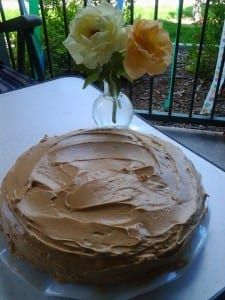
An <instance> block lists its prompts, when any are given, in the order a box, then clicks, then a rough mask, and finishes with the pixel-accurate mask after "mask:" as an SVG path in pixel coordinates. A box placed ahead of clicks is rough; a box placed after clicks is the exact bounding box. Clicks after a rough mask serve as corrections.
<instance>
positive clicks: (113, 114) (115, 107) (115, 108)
mask: <svg viewBox="0 0 225 300" xmlns="http://www.w3.org/2000/svg"><path fill="white" fill-rule="evenodd" d="M116 111H117V101H116V100H113V109H112V122H113V123H114V124H116Z"/></svg>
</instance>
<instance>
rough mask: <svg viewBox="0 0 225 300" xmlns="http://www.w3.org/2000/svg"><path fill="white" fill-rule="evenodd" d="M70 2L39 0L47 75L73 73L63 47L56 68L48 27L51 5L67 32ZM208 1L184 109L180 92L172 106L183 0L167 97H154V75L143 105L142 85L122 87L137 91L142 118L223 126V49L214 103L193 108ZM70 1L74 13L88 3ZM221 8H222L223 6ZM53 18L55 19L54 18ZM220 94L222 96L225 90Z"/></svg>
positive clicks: (130, 13)
mask: <svg viewBox="0 0 225 300" xmlns="http://www.w3.org/2000/svg"><path fill="white" fill-rule="evenodd" d="M146 1H147V0H146ZM18 2H19V8H20V12H21V14H24V13H26V8H25V6H24V0H18ZM69 3H72V2H71V1H68V0H57V1H53V0H39V10H40V15H41V17H42V20H43V48H44V52H45V61H46V69H47V73H48V76H49V77H50V78H53V77H56V76H58V75H63V74H74V73H76V69H75V66H74V63H73V61H72V60H71V57H70V56H69V55H68V53H67V52H66V50H65V49H64V52H63V53H61V59H60V60H61V63H62V62H63V68H62V67H61V69H63V70H62V72H61V73H60V72H56V69H57V63H58V62H57V61H55V60H54V55H53V54H54V51H57V48H54V47H53V44H54V36H52V35H50V31H49V11H50V10H51V9H56V11H57V12H58V14H59V15H60V17H58V22H61V21H62V20H63V22H62V24H60V31H62V36H64V38H65V37H66V36H67V35H68V32H69V22H70V21H71V15H70V16H69V15H68V5H69ZM211 3H212V1H211V0H205V1H204V3H203V5H202V7H203V11H204V13H203V16H202V21H201V24H200V25H199V26H200V35H199V41H198V42H197V43H196V44H197V46H196V47H197V52H196V64H195V70H194V74H193V75H192V80H191V85H190V86H189V96H188V99H186V100H185V101H186V104H185V109H182V102H183V97H182V95H181V96H180V99H179V101H180V109H179V111H177V109H175V108H174V94H175V81H176V80H177V62H178V55H179V51H180V49H181V43H180V35H181V29H182V19H183V4H184V1H183V0H179V4H178V7H177V20H176V23H177V26H176V35H175V36H176V37H175V40H174V44H173V45H174V47H173V59H172V64H171V67H170V70H169V71H168V74H167V75H166V76H167V77H165V76H164V79H165V78H166V80H167V81H168V89H167V91H166V92H167V95H166V100H165V99H161V100H156V99H155V97H154V95H155V82H156V79H157V76H156V78H155V77H151V78H148V79H147V85H148V91H147V90H146V87H145V100H144V105H143V106H142V107H140V105H138V95H139V93H140V89H141V88H139V91H136V92H135V84H134V85H133V86H130V88H129V89H127V90H126V88H125V91H128V90H129V96H130V97H131V99H134V94H135V95H136V100H134V104H135V107H136V111H137V112H138V113H139V114H140V115H142V116H143V117H144V118H146V119H149V120H156V121H164V122H175V123H178V122H182V123H193V124H194V123H196V124H201V125H212V126H225V99H224V103H223V99H222V100H221V98H220V111H219V113H218V111H217V107H218V92H219V87H220V82H221V79H222V73H223V67H224V62H225V49H224V50H223V55H222V63H221V67H220V71H219V76H218V82H217V86H216V92H215V99H214V104H213V108H212V111H211V114H210V115H201V114H200V109H199V111H196V110H194V107H195V105H196V93H197V88H198V83H199V80H200V75H199V69H200V64H201V59H202V54H203V51H204V47H205V34H206V26H207V21H208V17H209V13H210V9H211ZM221 3H223V1H221ZM159 4H160V0H155V1H154V14H153V18H154V19H157V18H158V15H159V14H158V12H159ZM73 5H74V13H75V12H76V11H77V9H78V8H79V7H82V6H85V5H87V1H86V0H84V1H81V0H73ZM224 6H225V5H224ZM223 8H224V11H225V7H223ZM125 9H126V15H127V20H128V22H130V23H133V20H134V10H135V4H134V0H126V1H125ZM1 15H2V19H4V18H5V15H4V13H3V12H2V13H1ZM55 22H57V18H56V20H55ZM56 28H57V27H56ZM58 28H59V27H58ZM57 37H58V35H57V34H55V39H56V38H57ZM7 41H8V44H9V51H10V57H11V60H12V65H13V66H14V65H15V63H14V58H13V54H12V49H11V47H10V42H9V37H7ZM61 42H62V41H61ZM219 42H220V41H219V40H218V44H219ZM215 46H216V45H215ZM217 46H218V45H217ZM182 47H183V45H182ZM58 48H59V47H58ZM205 72H207V66H205ZM141 80H142V79H140V80H139V83H140V81H141ZM145 80H146V79H145ZM178 89H179V88H178ZM142 92H143V91H142ZM146 95H147V96H146ZM204 96H205V95H204ZM223 97H224V98H225V94H224V96H223ZM223 97H222V98H223ZM164 98H165V97H164ZM186 98H187V97H186ZM203 100H204V98H203V97H202V101H201V104H202V103H203ZM157 101H158V102H159V101H161V106H160V107H159V105H155V103H156V102H157ZM176 101H177V100H176ZM221 103H222V104H221ZM136 104H137V105H136ZM221 105H222V106H221ZM223 105H224V110H223ZM221 107H222V108H221Z"/></svg>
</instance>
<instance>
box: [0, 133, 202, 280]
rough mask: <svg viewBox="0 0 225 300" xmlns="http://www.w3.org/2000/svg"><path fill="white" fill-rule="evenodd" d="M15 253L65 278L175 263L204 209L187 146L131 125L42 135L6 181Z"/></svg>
mask: <svg viewBox="0 0 225 300" xmlns="http://www.w3.org/2000/svg"><path fill="white" fill-rule="evenodd" d="M1 190H2V199H1V202H0V221H1V227H2V230H3V233H4V234H5V236H6V237H7V239H8V242H9V245H10V248H11V251H12V253H14V254H15V255H17V256H19V257H21V258H23V259H25V260H27V261H28V262H30V263H31V264H33V265H34V266H36V267H38V268H40V269H42V270H45V271H47V272H49V273H50V274H52V275H53V276H54V277H55V278H56V279H57V280H59V281H62V282H91V283H100V284H105V283H115V282H118V281H120V282H121V281H124V280H126V281H127V280H132V279H137V278H144V277H147V278H149V277H150V276H154V275H155V274H159V272H163V271H165V270H169V269H171V268H174V267H175V266H177V265H178V264H179V263H180V262H181V259H182V253H183V252H184V250H185V249H186V247H187V246H188V244H189V242H190V240H191V237H192V235H193V232H194V231H195V229H196V227H197V226H198V225H199V223H200V222H201V220H202V218H203V217H204V215H205V210H206V209H205V198H206V194H205V192H204V189H203V187H202V183H201V178H200V175H199V174H198V173H197V171H196V170H195V168H194V166H193V164H192V163H191V162H190V161H189V160H188V159H187V158H186V157H185V155H184V154H183V153H182V151H181V150H179V149H178V148H176V147H175V146H173V145H172V144H170V143H168V142H165V141H163V140H161V139H159V138H156V137H153V136H145V135H142V134H140V133H137V132H134V131H131V130H118V129H91V130H79V131H74V132H71V133H68V134H65V135H62V136H58V137H52V138H48V137H46V138H44V139H43V140H42V141H40V143H39V144H38V145H36V146H34V147H32V148H31V149H29V150H28V151H27V152H25V153H24V154H23V155H22V156H21V157H20V158H19V159H18V160H17V161H16V163H15V165H14V166H13V167H12V168H11V170H10V171H9V172H8V174H7V176H6V177H5V179H4V180H3V184H2V188H1Z"/></svg>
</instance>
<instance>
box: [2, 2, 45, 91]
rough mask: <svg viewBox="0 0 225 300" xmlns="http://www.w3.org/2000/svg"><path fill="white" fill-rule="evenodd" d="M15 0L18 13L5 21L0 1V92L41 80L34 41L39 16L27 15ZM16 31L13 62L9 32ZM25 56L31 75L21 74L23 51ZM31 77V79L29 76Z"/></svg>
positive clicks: (40, 60)
mask: <svg viewBox="0 0 225 300" xmlns="http://www.w3.org/2000/svg"><path fill="white" fill-rule="evenodd" d="M22 1H23V0H19V4H20V11H21V13H22V15H21V16H19V17H16V18H13V19H10V20H5V17H4V11H3V7H2V3H1V0H0V13H1V18H2V22H0V93H1V92H6V91H9V90H13V89H17V88H20V87H24V86H26V85H30V84H34V83H35V81H36V80H38V81H42V80H44V74H45V72H44V71H45V70H44V69H45V68H44V63H43V58H42V57H41V55H40V53H39V51H38V47H37V44H36V40H35V36H34V29H35V28H36V27H37V26H40V25H41V24H42V21H41V18H40V17H38V16H35V15H28V14H27V12H26V11H25V7H24V6H22V4H21V3H22ZM10 32H16V33H17V55H16V56H17V58H16V61H17V63H15V60H14V57H13V54H12V46H11V43H10V39H9V33H10ZM26 49H27V53H28V57H29V63H30V69H31V76H27V75H24V71H25V54H26V51H25V50H26ZM31 77H32V78H31Z"/></svg>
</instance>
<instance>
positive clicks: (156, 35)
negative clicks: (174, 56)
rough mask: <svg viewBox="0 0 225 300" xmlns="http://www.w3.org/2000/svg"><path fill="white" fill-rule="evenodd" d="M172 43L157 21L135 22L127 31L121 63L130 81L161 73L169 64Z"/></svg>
mask: <svg viewBox="0 0 225 300" xmlns="http://www.w3.org/2000/svg"><path fill="white" fill-rule="evenodd" d="M171 52H172V43H171V40H170V38H169V35H168V33H167V32H166V31H165V30H163V29H162V25H161V23H160V22H158V21H150V20H137V21H136V22H135V23H134V24H133V26H131V27H130V28H129V29H128V42H127V46H126V54H125V58H124V61H123V65H124V69H125V71H126V73H127V74H128V76H129V77H130V78H131V79H137V78H139V77H141V76H142V75H144V74H145V73H148V74H149V75H156V74H161V73H163V72H164V71H165V70H166V68H167V66H168V65H169V63H170V59H171Z"/></svg>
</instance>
